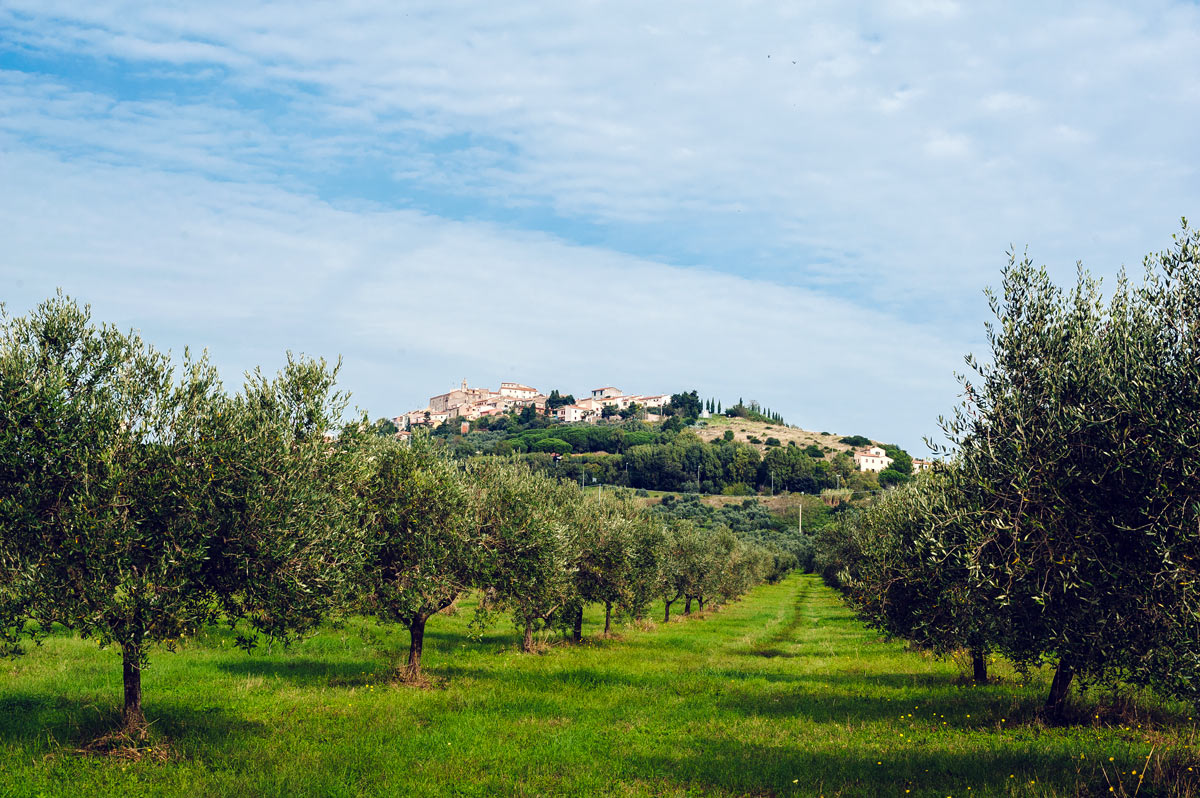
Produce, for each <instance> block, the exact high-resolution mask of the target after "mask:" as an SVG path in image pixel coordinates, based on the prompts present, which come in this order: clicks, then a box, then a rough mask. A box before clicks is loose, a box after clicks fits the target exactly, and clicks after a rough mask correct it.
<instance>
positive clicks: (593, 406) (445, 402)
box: [392, 380, 671, 430]
mask: <svg viewBox="0 0 1200 798" xmlns="http://www.w3.org/2000/svg"><path fill="white" fill-rule="evenodd" d="M548 401H549V397H548V396H547V395H545V394H543V393H542V392H540V391H538V390H537V389H536V388H531V387H529V386H528V385H522V384H521V383H519V382H502V383H500V390H498V391H493V390H491V389H489V388H470V387H468V386H467V381H466V380H463V381H462V385H461V386H460V387H458V388H455V389H454V390H452V391H447V392H446V393H443V394H438V395H437V396H431V397H429V406H428V407H424V408H422V409H420V410H413V411H410V412H408V413H405V414H404V415H402V416H396V417H395V418H394V419H392V421H394V422H395V424H396V426H397V427H399V428H400V429H401V430H411V429H412V428H413V427H417V426H421V425H429V426H435V427H436V426H438V425H439V424H442V423H444V422H446V421H450V420H453V419H461V420H462V421H463V422H471V421H474V420H475V419H478V418H483V417H484V416H491V415H497V414H500V413H508V412H510V411H513V410H521V409H523V408H526V407H532V408H533V409H534V410H535V411H536V412H538V413H543V414H545V413H547V402H548ZM670 401H671V396H670V394H655V395H642V394H624V393H622V392H621V391H620V389H618V388H614V387H612V386H611V385H610V386H607V387H604V388H596V389H595V390H593V391H592V395H591V396H590V397H588V398H586V399H580V400H578V401H576V402H574V403H573V404H569V405H561V406H559V407H556V408H554V409H552V410H549V411H548V412H549V414H551V415H553V416H554V417H555V418H556V419H558V420H559V421H564V422H580V421H586V422H593V423H594V422H596V421H598V420H600V419H601V418H602V417H603V416H604V408H606V407H611V408H613V410H614V411H616V412H620V411H621V410H625V409H627V408H630V407H632V406H634V405H637V406H639V407H642V408H645V409H647V410H650V409H658V408H661V407H663V405H666V404H667V403H669V402H670ZM646 420H647V421H657V420H659V416H657V415H654V414H647V416H646Z"/></svg>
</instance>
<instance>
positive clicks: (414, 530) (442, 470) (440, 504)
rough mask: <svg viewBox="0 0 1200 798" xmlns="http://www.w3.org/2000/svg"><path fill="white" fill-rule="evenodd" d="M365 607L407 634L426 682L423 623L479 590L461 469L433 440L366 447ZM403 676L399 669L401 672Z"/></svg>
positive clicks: (415, 672) (414, 669) (474, 535)
mask: <svg viewBox="0 0 1200 798" xmlns="http://www.w3.org/2000/svg"><path fill="white" fill-rule="evenodd" d="M363 455H364V457H365V458H366V459H367V461H368V463H367V465H368V468H369V476H368V479H367V483H366V488H365V491H364V499H365V508H364V517H365V519H366V529H367V541H368V542H367V556H366V558H365V561H364V563H363V569H362V572H361V580H362V588H361V590H362V598H361V601H362V606H363V608H364V609H365V610H366V611H368V612H370V613H372V614H373V615H375V616H376V617H378V618H379V619H381V620H383V621H387V622H393V623H395V622H398V623H402V624H403V625H404V626H405V628H407V629H408V631H409V641H410V642H409V650H408V660H407V663H406V664H405V667H404V672H405V675H406V676H407V677H408V678H410V679H415V678H417V677H419V676H420V672H421V653H422V650H423V647H424V640H425V624H426V622H427V621H428V620H429V618H430V617H432V616H433V615H434V614H436V613H438V612H440V611H442V610H444V609H446V608H447V607H449V606H450V605H451V604H453V603H454V601H455V600H456V599H457V598H458V597H459V596H460V595H462V593H463V592H464V591H466V590H468V589H470V588H471V587H473V586H474V585H475V583H476V582H477V581H478V575H479V569H480V566H481V562H482V558H483V555H484V550H483V546H484V542H485V541H484V540H483V539H482V537H481V536H480V534H479V532H480V526H479V525H477V524H474V523H472V520H473V519H472V517H471V507H470V494H469V492H468V487H467V484H466V480H465V478H464V475H463V472H462V469H461V468H460V467H459V466H458V465H457V464H456V463H454V462H453V461H452V460H451V459H450V458H449V456H448V454H447V453H446V452H445V450H444V449H443V448H442V447H440V446H439V445H438V443H437V441H435V440H434V439H432V438H430V437H429V436H428V435H427V434H424V433H422V432H417V433H415V434H414V435H413V436H412V439H411V442H410V443H408V444H404V443H400V442H398V441H396V440H394V439H392V438H378V439H376V440H374V441H369V442H367V445H366V446H365V447H364V450H363ZM399 670H400V669H399V668H397V671H399Z"/></svg>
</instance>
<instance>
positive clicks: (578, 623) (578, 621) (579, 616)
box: [572, 604, 583, 643]
mask: <svg viewBox="0 0 1200 798" xmlns="http://www.w3.org/2000/svg"><path fill="white" fill-rule="evenodd" d="M572 639H573V640H574V641H575V642H576V643H578V642H580V641H581V640H583V605H582V604H580V605H579V609H577V610H576V611H575V629H574V631H573V632H572Z"/></svg>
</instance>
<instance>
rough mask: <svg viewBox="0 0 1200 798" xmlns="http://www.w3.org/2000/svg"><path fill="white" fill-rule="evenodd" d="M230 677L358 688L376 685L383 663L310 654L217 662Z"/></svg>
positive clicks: (314, 685)
mask: <svg viewBox="0 0 1200 798" xmlns="http://www.w3.org/2000/svg"><path fill="white" fill-rule="evenodd" d="M217 668H219V669H220V670H222V671H225V672H226V673H228V674H231V675H233V676H262V677H264V678H269V679H283V680H286V681H288V682H290V683H291V684H294V685H299V686H302V687H359V686H363V685H367V684H375V683H377V682H378V681H379V679H380V678H381V677H380V675H379V674H380V673H381V672H383V671H386V666H385V665H384V664H383V663H381V662H379V661H378V660H354V661H350V662H337V661H330V660H324V659H313V658H309V657H287V658H272V659H269V660H267V659H254V658H253V657H250V658H248V659H244V660H240V661H237V662H221V663H217Z"/></svg>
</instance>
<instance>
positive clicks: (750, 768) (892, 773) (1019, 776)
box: [622, 740, 1195, 796]
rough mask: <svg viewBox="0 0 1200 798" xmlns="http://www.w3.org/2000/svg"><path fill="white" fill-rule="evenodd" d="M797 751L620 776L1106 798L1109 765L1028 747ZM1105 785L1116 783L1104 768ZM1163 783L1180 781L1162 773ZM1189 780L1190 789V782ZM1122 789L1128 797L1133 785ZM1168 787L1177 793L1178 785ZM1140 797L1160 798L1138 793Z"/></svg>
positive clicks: (837, 789)
mask: <svg viewBox="0 0 1200 798" xmlns="http://www.w3.org/2000/svg"><path fill="white" fill-rule="evenodd" d="M801 745H802V743H801V742H800V741H786V742H783V743H781V744H779V745H774V746H767V745H758V744H744V743H740V742H737V741H730V740H698V741H697V742H696V745H695V746H691V747H688V748H685V749H678V750H676V751H674V752H672V753H671V754H668V755H658V756H642V757H639V756H636V755H634V756H630V757H628V758H627V759H626V762H625V773H623V774H622V776H624V777H630V776H636V775H638V774H639V773H647V774H654V775H655V776H656V777H658V778H659V779H665V780H666V781H669V782H671V783H672V784H675V785H681V786H686V787H688V788H690V789H693V790H699V791H702V792H710V791H711V792H715V791H725V792H729V793H734V794H752V795H816V794H819V793H824V794H826V795H830V794H836V795H843V796H860V795H861V796H877V795H896V794H901V795H903V794H904V791H905V790H912V792H913V794H920V795H935V794H936V795H967V794H975V795H991V794H997V793H1004V794H1009V793H1011V792H1014V791H1015V792H1018V793H1021V792H1025V791H1028V792H1029V793H1031V794H1042V793H1044V792H1046V791H1047V789H1046V788H1047V787H1049V786H1050V785H1055V786H1058V787H1061V788H1066V789H1067V790H1068V791H1069V792H1070V793H1071V794H1084V795H1091V794H1106V795H1107V794H1109V793H1108V786H1109V781H1108V780H1107V778H1106V776H1105V773H1104V768H1105V766H1107V765H1108V764H1109V763H1107V762H1089V761H1087V760H1083V761H1081V760H1078V759H1076V758H1074V757H1073V756H1072V755H1070V754H1069V753H1066V752H1062V751H1045V750H1038V749H1036V748H1034V747H1032V746H1027V747H1022V748H1020V749H1019V750H1008V751H972V752H969V753H951V752H937V751H928V750H921V749H920V748H917V747H915V746H914V747H912V748H897V749H895V750H889V751H877V752H871V751H870V750H869V749H870V747H871V746H870V743H865V744H864V745H862V746H855V747H854V748H852V749H850V748H842V749H839V750H837V751H836V752H831V751H829V750H824V751H822V750H813V749H812V748H802V747H801ZM863 749H867V750H865V751H864V750H863ZM1109 777H1115V773H1114V771H1113V769H1112V768H1111V767H1110V768H1109ZM1126 778H1128V777H1126ZM1162 778H1164V779H1166V778H1172V779H1177V778H1179V776H1178V774H1177V772H1176V773H1172V774H1168V773H1166V772H1164V774H1163V776H1162ZM1188 778H1189V779H1191V780H1192V783H1193V786H1194V783H1195V779H1194V778H1192V777H1190V776H1189V777H1188ZM1031 782H1035V783H1034V784H1031ZM1128 786H1130V788H1131V789H1130V791H1131V792H1132V787H1133V786H1134V785H1133V784H1128ZM1146 786H1147V787H1154V786H1156V785H1152V784H1147V785H1146ZM1170 786H1171V787H1174V788H1175V789H1178V788H1179V786H1180V785H1178V784H1177V783H1176V784H1171V785H1170ZM968 787H970V788H971V789H970V791H969V792H968V790H967V788H968ZM1050 792H1053V790H1050ZM1142 792H1143V794H1147V793H1149V794H1162V793H1159V792H1156V791H1153V790H1147V789H1146V788H1145V787H1144V788H1143V790H1142ZM1180 794H1191V793H1180Z"/></svg>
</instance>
